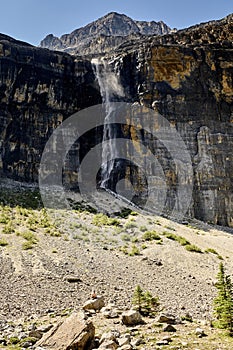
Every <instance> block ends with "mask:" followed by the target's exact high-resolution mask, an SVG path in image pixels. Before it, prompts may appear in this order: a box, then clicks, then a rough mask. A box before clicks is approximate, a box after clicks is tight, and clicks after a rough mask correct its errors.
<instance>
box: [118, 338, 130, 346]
mask: <svg viewBox="0 0 233 350" xmlns="http://www.w3.org/2000/svg"><path fill="white" fill-rule="evenodd" d="M129 343H130V340H129V338H126V337H123V338H119V339H118V344H119V346H123V345H128V344H129Z"/></svg>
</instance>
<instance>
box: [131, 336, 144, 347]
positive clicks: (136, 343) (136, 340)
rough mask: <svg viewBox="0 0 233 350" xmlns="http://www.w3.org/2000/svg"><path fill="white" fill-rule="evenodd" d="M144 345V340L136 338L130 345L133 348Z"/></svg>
mask: <svg viewBox="0 0 233 350" xmlns="http://www.w3.org/2000/svg"><path fill="white" fill-rule="evenodd" d="M144 343H145V340H144V339H142V338H138V339H135V340H133V341H131V344H132V346H133V347H135V346H138V345H141V344H144Z"/></svg>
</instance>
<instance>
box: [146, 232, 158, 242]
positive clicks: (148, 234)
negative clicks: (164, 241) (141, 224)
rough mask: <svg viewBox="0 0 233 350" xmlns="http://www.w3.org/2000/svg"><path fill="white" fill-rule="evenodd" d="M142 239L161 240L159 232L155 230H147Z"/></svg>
mask: <svg viewBox="0 0 233 350" xmlns="http://www.w3.org/2000/svg"><path fill="white" fill-rule="evenodd" d="M142 239H143V240H144V241H153V240H160V236H159V235H158V233H157V232H155V231H146V232H145V233H144V234H143V236H142Z"/></svg>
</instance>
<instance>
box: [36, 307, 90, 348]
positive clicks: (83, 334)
mask: <svg viewBox="0 0 233 350" xmlns="http://www.w3.org/2000/svg"><path fill="white" fill-rule="evenodd" d="M94 336H95V327H94V325H93V323H92V322H90V321H89V322H87V321H84V320H80V319H79V317H78V314H77V313H73V314H72V315H71V316H70V317H68V318H67V319H65V320H64V321H62V322H60V323H58V324H57V325H56V326H54V327H53V328H52V329H51V330H50V331H49V332H48V333H46V334H44V336H43V337H42V339H40V340H39V341H38V342H37V344H36V345H37V347H42V348H45V349H50V350H67V349H80V350H89V349H91V348H92V343H93V341H94Z"/></svg>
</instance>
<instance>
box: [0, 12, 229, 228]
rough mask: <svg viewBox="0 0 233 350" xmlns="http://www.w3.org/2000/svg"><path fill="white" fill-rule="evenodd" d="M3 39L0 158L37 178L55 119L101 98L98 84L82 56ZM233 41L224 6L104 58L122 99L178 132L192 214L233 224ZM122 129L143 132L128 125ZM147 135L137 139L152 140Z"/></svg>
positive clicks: (2, 164) (18, 173) (6, 168)
mask: <svg viewBox="0 0 233 350" xmlns="http://www.w3.org/2000/svg"><path fill="white" fill-rule="evenodd" d="M216 33H217V34H216ZM209 38H211V42H210V43H209V41H208V40H209ZM0 39H1V40H0V44H1V46H0V81H1V89H0V108H1V109H0V110H1V116H0V118H1V123H0V135H1V144H0V147H1V148H0V149H1V160H0V168H1V171H2V173H3V174H4V175H7V176H9V177H13V178H16V179H19V180H26V181H36V180H37V171H38V166H39V162H40V157H41V154H42V151H43V148H44V145H45V143H46V141H47V139H48V138H49V136H50V135H51V133H52V131H53V130H54V128H56V126H57V125H59V123H60V122H62V120H63V119H64V118H66V117H68V116H70V115H71V114H72V113H74V112H76V111H78V110H80V109H83V108H85V107H88V106H91V105H95V104H97V103H100V102H101V96H100V88H99V86H98V83H97V81H96V79H95V76H94V73H93V68H92V65H91V63H90V61H89V60H88V59H81V58H75V57H71V56H69V55H68V54H65V53H62V52H60V53H59V52H51V51H49V50H45V49H38V48H34V47H30V46H27V45H25V44H23V43H19V42H16V41H14V40H13V39H11V40H9V39H7V38H6V37H1V38H0ZM206 41H207V42H206ZM232 49H233V47H232V17H231V16H229V17H228V18H226V19H224V20H223V21H219V22H210V23H208V24H206V25H201V26H200V27H195V28H191V29H189V30H187V31H180V32H177V33H174V34H170V35H168V36H162V37H156V38H155V37H151V38H147V39H146V40H145V38H144V39H143V40H142V41H140V40H136V41H131V42H128V43H126V44H124V45H122V46H120V47H119V48H118V50H117V53H116V54H115V55H114V62H112V63H111V68H112V70H114V69H116V67H117V72H118V75H119V79H120V82H121V84H122V86H123V88H124V93H125V100H126V101H128V102H135V101H137V102H139V103H140V104H143V105H145V106H147V107H150V108H153V109H155V110H157V111H158V112H159V113H160V114H161V115H162V116H164V117H165V118H166V119H167V120H168V121H169V122H170V123H171V125H173V126H174V127H175V128H176V129H177V130H178V132H179V133H180V135H181V136H182V138H183V140H184V141H185V143H186V146H187V149H188V151H189V153H190V155H191V159H192V166H193V171H194V191H193V203H192V206H191V207H190V214H191V215H193V216H195V217H197V218H199V219H202V220H204V221H209V222H212V223H217V224H221V225H228V226H233V175H232V174H233V156H232V147H233V139H232V135H233V105H232V100H233V96H232V94H233V92H232V70H233V64H232ZM110 57H111V55H109V58H110ZM155 127H156V126H155ZM128 136H130V137H131V138H132V139H138V138H140V137H142V135H141V134H140V132H137V131H132V130H131V131H129V132H128ZM146 138H147V137H145V135H144V140H143V142H144V143H145V142H148V144H149V143H150V139H149V136H148V139H146ZM100 140H101V137H100V135H99V134H98V133H95V132H93V133H92V134H89V135H88V137H87V138H86V139H85V140H83V145H81V149H82V152H83V153H84V154H85V149H86V150H87V149H88V147H89V148H90V147H91V146H90V144H91V145H92V144H96V143H98V142H99V141H100ZM153 147H154V148H156V147H155V144H154V145H153ZM153 147H152V148H153ZM171 163H172V162H171V159H170V157H169V155H166V156H164V164H163V168H164V169H165V170H166V171H165V172H166V178H167V182H168V183H169V184H170V186H171V188H174V187H175V186H176V185H177V184H176V181H177V178H176V170H175V166H174V165H172V164H171ZM171 195H172V192H171Z"/></svg>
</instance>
